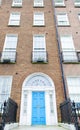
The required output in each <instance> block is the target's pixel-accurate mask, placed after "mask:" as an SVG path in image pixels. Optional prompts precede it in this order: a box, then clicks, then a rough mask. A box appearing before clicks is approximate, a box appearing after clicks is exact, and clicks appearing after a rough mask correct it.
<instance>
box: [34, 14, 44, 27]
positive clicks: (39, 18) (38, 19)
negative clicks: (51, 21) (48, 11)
mask: <svg viewBox="0 0 80 130" xmlns="http://www.w3.org/2000/svg"><path fill="white" fill-rule="evenodd" d="M33 20H34V21H33V25H34V26H45V21H44V12H34V19H33Z"/></svg>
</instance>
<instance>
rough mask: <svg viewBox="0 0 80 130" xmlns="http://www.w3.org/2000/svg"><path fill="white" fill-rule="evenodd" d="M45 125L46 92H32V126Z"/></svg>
mask: <svg viewBox="0 0 80 130" xmlns="http://www.w3.org/2000/svg"><path fill="white" fill-rule="evenodd" d="M45 124H46V121H45V92H32V125H45Z"/></svg>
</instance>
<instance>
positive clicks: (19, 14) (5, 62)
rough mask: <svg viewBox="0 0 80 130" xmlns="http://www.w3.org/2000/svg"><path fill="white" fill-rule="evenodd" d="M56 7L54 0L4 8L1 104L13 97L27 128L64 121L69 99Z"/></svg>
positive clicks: (7, 2) (7, 0)
mask: <svg viewBox="0 0 80 130" xmlns="http://www.w3.org/2000/svg"><path fill="white" fill-rule="evenodd" d="M34 3H35V5H34ZM52 5H53V2H52V0H47V1H46V0H40V1H38V0H20V1H17V0H13V1H12V0H2V1H1V5H0V19H1V20H0V44H1V45H0V52H1V55H0V56H1V57H0V63H1V64H0V89H1V93H0V104H2V103H3V101H5V100H6V99H8V97H11V98H12V99H13V100H14V101H15V102H16V103H17V104H18V113H17V121H18V122H19V123H20V124H23V125H32V124H33V125H34V124H41V125H42V124H45V125H54V124H57V122H58V121H60V108H59V107H60V103H62V102H63V101H64V100H65V98H64V97H65V96H64V87H63V82H62V73H61V67H60V60H59V54H58V43H57V37H56V27H55V22H54V21H55V20H54V9H53V6H52ZM39 44H40V45H39ZM40 58H42V59H40ZM37 102H38V103H40V104H37ZM41 104H42V106H41ZM36 113H37V114H36ZM41 113H43V115H41ZM36 115H38V116H36Z"/></svg>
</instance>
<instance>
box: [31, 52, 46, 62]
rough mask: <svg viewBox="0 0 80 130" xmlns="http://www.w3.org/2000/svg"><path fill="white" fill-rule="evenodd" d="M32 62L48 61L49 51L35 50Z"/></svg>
mask: <svg viewBox="0 0 80 130" xmlns="http://www.w3.org/2000/svg"><path fill="white" fill-rule="evenodd" d="M32 62H33V63H47V62H48V53H47V52H46V51H33V52H32Z"/></svg>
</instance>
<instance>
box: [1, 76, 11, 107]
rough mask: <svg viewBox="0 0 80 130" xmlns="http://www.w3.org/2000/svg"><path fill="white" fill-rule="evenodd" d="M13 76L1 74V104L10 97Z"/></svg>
mask: <svg viewBox="0 0 80 130" xmlns="http://www.w3.org/2000/svg"><path fill="white" fill-rule="evenodd" d="M12 78H13V77H12V76H0V105H2V104H3V103H4V101H5V100H6V101H7V99H8V98H9V97H10V94H11V87H12Z"/></svg>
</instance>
